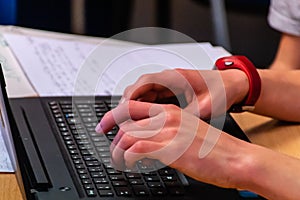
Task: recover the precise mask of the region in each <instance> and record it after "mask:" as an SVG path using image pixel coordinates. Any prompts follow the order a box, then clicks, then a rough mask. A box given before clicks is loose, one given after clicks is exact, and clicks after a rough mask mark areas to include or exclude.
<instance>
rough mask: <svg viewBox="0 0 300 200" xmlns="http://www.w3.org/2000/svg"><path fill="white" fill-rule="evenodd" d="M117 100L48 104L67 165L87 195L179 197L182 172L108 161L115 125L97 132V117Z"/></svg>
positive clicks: (115, 104)
mask: <svg viewBox="0 0 300 200" xmlns="http://www.w3.org/2000/svg"><path fill="white" fill-rule="evenodd" d="M117 104H118V102H117V101H111V100H108V101H98V100H97V101H95V102H91V101H76V102H75V103H74V106H72V101H66V100H63V101H52V102H50V103H49V107H50V109H51V113H52V114H53V117H54V120H55V122H56V125H57V128H58V130H59V133H60V136H59V138H61V139H62V143H64V149H66V151H67V152H68V154H69V158H70V159H71V160H72V164H71V166H70V167H71V168H72V169H73V171H74V172H75V174H76V176H77V178H76V180H77V182H78V183H79V185H80V187H81V189H80V190H83V191H84V192H83V193H85V194H84V195H85V196H87V197H96V196H101V197H116V196H120V197H122V196H128V197H133V196H142V197H154V196H161V197H163V196H167V195H172V196H181V195H183V194H184V192H185V191H184V186H185V185H187V184H188V183H187V180H186V178H185V177H184V175H183V174H181V173H179V172H178V171H176V170H174V169H172V168H169V167H163V168H161V167H159V166H161V165H160V164H161V163H159V162H158V161H154V162H153V163H152V164H151V165H148V164H144V162H143V161H139V162H137V164H136V167H135V170H134V171H133V170H125V171H118V170H115V169H114V168H113V166H112V165H111V160H110V156H111V155H110V149H109V145H110V142H111V141H112V140H113V139H114V136H115V135H116V133H117V131H118V128H117V127H115V128H113V129H112V130H111V131H110V132H108V133H107V134H105V135H104V134H98V133H96V132H95V127H96V125H97V123H98V122H99V120H100V119H101V117H103V115H104V114H105V113H106V112H107V111H108V110H110V109H111V108H113V107H115V106H117Z"/></svg>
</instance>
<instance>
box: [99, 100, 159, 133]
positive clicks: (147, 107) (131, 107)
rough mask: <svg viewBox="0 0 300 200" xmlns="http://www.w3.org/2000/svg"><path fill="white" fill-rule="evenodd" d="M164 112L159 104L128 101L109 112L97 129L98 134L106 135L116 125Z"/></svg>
mask: <svg viewBox="0 0 300 200" xmlns="http://www.w3.org/2000/svg"><path fill="white" fill-rule="evenodd" d="M162 110H163V108H162V106H161V105H159V104H152V103H147V102H139V101H127V102H125V103H122V104H120V105H119V106H117V107H116V108H115V109H113V110H111V111H109V112H107V113H106V114H105V115H104V116H103V118H102V119H101V121H100V122H99V124H98V125H97V127H96V131H97V132H102V133H106V132H107V131H109V130H110V129H112V128H113V127H114V126H115V125H118V124H121V123H122V122H125V121H127V120H129V119H132V120H140V119H144V118H148V117H151V116H154V115H157V114H158V113H160V112H161V111H162Z"/></svg>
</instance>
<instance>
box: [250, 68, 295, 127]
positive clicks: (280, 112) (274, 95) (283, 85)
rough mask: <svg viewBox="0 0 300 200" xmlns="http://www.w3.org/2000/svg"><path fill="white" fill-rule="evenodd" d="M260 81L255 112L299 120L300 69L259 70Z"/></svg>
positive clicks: (281, 118)
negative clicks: (260, 85) (259, 91)
mask: <svg viewBox="0 0 300 200" xmlns="http://www.w3.org/2000/svg"><path fill="white" fill-rule="evenodd" d="M259 74H260V77H261V81H262V88H261V94H260V97H259V99H258V101H257V103H256V104H255V110H254V112H255V113H258V114H262V115H266V116H271V117H274V118H277V119H280V120H287V121H297V122H300V103H299V102H300V92H299V90H300V71H297V70H294V71H284V72H282V71H281V72H280V71H273V70H259Z"/></svg>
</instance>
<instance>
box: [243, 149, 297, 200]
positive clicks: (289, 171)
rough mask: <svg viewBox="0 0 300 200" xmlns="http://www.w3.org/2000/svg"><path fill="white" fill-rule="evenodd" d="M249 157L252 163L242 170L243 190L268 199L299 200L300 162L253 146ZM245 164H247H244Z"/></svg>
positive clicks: (249, 151)
mask: <svg viewBox="0 0 300 200" xmlns="http://www.w3.org/2000/svg"><path fill="white" fill-rule="evenodd" d="M247 153H248V154H247V156H248V157H250V158H251V159H249V160H251V162H247V163H246V164H247V165H246V166H244V167H243V168H242V169H241V172H240V173H242V174H246V175H245V176H243V177H242V178H243V180H241V182H240V183H239V184H240V186H241V187H242V188H241V189H247V190H250V191H253V192H255V193H257V194H260V195H262V196H264V197H266V198H267V199H299V196H300V190H299V187H300V160H298V159H296V158H292V157H289V156H287V155H284V154H280V153H278V152H275V151H272V150H269V149H266V148H264V147H260V146H257V145H253V146H252V147H251V148H249V149H248V152H247ZM244 163H245V162H244Z"/></svg>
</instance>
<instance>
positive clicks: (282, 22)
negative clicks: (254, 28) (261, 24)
mask: <svg viewBox="0 0 300 200" xmlns="http://www.w3.org/2000/svg"><path fill="white" fill-rule="evenodd" d="M268 21H269V24H270V26H271V27H272V28H274V29H276V30H278V31H280V32H283V33H287V34H291V35H296V36H300V0H271V4H270V9H269V16H268Z"/></svg>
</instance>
